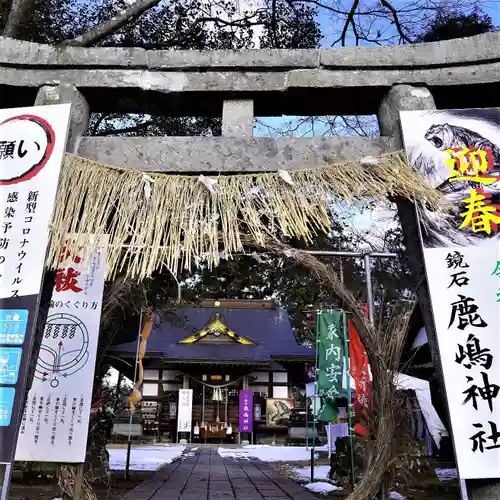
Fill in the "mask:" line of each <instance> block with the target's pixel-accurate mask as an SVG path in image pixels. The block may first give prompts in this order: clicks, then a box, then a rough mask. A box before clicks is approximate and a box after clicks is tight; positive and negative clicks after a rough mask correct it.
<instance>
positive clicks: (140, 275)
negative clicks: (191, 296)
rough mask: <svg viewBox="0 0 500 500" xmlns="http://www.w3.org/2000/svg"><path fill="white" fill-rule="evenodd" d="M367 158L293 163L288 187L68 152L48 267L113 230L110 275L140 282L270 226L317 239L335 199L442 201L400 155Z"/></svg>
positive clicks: (273, 179) (432, 204) (217, 254)
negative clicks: (72, 246) (74, 246)
mask: <svg viewBox="0 0 500 500" xmlns="http://www.w3.org/2000/svg"><path fill="white" fill-rule="evenodd" d="M364 160H365V161H363V160H362V161H357V162H356V161H351V162H347V163H342V164H337V165H334V164H327V165H325V166H323V167H316V168H307V169H302V170H294V171H293V173H292V174H293V184H292V185H290V184H289V183H288V182H287V181H286V179H284V178H283V175H284V174H283V172H281V173H278V172H272V173H263V174H244V175H225V176H218V177H217V180H216V182H215V180H214V182H210V180H212V179H210V178H207V177H204V178H203V179H202V180H203V181H204V182H202V181H201V180H200V178H199V177H196V176H187V175H170V174H155V173H148V175H147V178H145V176H144V174H143V173H142V172H141V171H138V170H126V169H121V168H116V167H111V166H106V165H102V164H99V163H96V162H93V161H90V160H86V159H84V158H79V157H77V156H73V155H70V154H67V155H66V157H65V164H64V166H63V169H62V174H61V181H60V187H59V190H58V195H57V200H56V208H55V213H54V220H53V224H52V226H51V231H52V235H51V236H52V239H51V247H50V252H49V256H48V266H49V267H50V268H52V269H54V268H55V267H56V266H57V262H58V257H59V255H60V251H61V249H62V247H63V246H64V239H65V237H66V235H67V234H74V233H78V234H80V235H91V234H104V233H105V234H108V235H109V241H110V245H109V248H108V279H112V278H113V277H114V276H115V275H117V274H118V273H124V272H126V273H127V275H128V276H129V277H131V278H133V279H137V280H142V279H144V278H146V277H148V276H151V274H152V273H153V272H154V271H157V270H161V269H165V268H166V269H168V270H170V271H171V272H172V273H174V274H176V273H177V272H179V271H180V270H181V269H182V268H185V269H190V268H191V266H192V264H193V262H194V260H195V258H196V259H198V261H202V262H204V263H205V264H206V265H207V266H208V267H212V266H216V265H218V264H219V261H220V259H221V255H223V256H225V257H230V256H231V254H232V253H235V252H241V251H243V244H242V239H243V237H244V235H246V234H249V235H250V236H252V237H253V238H254V240H255V241H256V242H263V241H265V240H266V238H268V237H269V234H270V233H269V232H270V227H272V228H275V230H279V231H281V232H282V233H283V234H284V235H285V236H288V237H294V238H300V239H302V240H304V241H305V242H311V241H312V239H313V238H314V237H315V235H316V234H318V233H320V232H328V231H329V230H330V228H331V217H332V214H331V212H330V210H329V206H330V205H331V202H332V200H335V199H338V198H343V199H347V200H351V201H354V202H356V201H359V200H360V198H362V197H366V198H369V199H372V200H377V201H386V200H387V198H388V197H392V196H402V197H405V198H408V199H410V200H413V201H416V200H418V201H419V202H421V203H425V204H426V205H427V207H428V208H430V209H433V210H438V209H439V208H440V207H441V199H442V198H441V195H440V194H439V193H438V192H437V191H435V190H434V189H432V188H431V187H430V186H428V185H427V184H426V182H425V180H424V179H423V177H422V176H421V175H420V174H418V173H417V172H415V171H414V170H412V169H411V167H410V166H409V165H408V164H407V160H406V157H405V156H404V155H403V154H402V153H391V154H386V155H383V156H380V157H378V158H377V159H376V161H373V160H372V159H370V160H372V161H367V160H366V159H364ZM285 177H286V178H287V179H291V178H292V177H291V176H286V175H285ZM145 200H146V202H145ZM219 239H220V241H219ZM181 249H182V251H180V250H181ZM221 252H222V254H221ZM179 257H180V258H179Z"/></svg>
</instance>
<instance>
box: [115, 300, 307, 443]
mask: <svg viewBox="0 0 500 500" xmlns="http://www.w3.org/2000/svg"><path fill="white" fill-rule="evenodd" d="M136 350H137V344H136V342H129V343H126V344H120V345H116V346H113V347H112V348H111V349H110V350H109V354H110V355H112V356H114V357H115V358H117V359H119V360H121V363H119V364H117V365H116V367H117V368H118V367H119V366H125V365H128V366H129V367H130V366H131V365H132V366H133V363H134V362H133V360H134V359H135V356H136ZM314 353H315V351H314V349H312V348H309V347H305V346H301V345H298V344H297V341H296V339H295V336H294V333H293V328H292V324H291V322H290V319H289V317H288V313H287V312H286V311H285V310H284V309H281V308H279V307H277V306H276V304H275V303H274V301H263V300H205V301H202V302H201V303H200V304H197V307H186V308H179V309H177V310H174V311H173V312H169V313H168V315H167V317H164V318H162V319H161V320H159V321H155V324H154V327H153V331H152V333H151V335H150V337H149V339H148V342H147V347H146V354H145V357H144V359H143V366H144V385H143V390H142V394H143V401H142V404H141V412H140V415H141V420H140V424H141V427H140V429H141V432H142V434H143V435H144V436H147V435H150V436H156V437H158V438H159V439H161V440H168V441H173V442H175V441H176V440H177V441H178V440H179V439H180V437H179V436H178V432H177V417H178V405H179V390H180V389H192V390H193V393H192V398H193V403H192V415H191V435H190V436H182V437H184V438H187V439H190V440H191V441H193V442H196V441H199V442H204V441H206V442H213V441H215V442H238V441H239V440H240V439H245V440H246V439H250V436H239V435H238V428H239V391H240V390H243V389H248V390H251V391H253V412H252V415H253V436H252V438H253V439H254V441H255V442H257V441H259V442H262V441H263V440H265V438H266V437H267V438H269V437H270V436H271V437H272V438H273V439H280V436H284V435H285V434H286V433H287V430H288V428H287V422H288V419H289V417H290V413H291V410H292V409H293V408H294V406H295V401H296V400H297V398H294V395H297V394H299V393H298V391H299V390H300V391H302V392H303V389H304V388H305V383H306V382H307V381H308V378H307V364H308V362H312V363H314V359H315V354H314ZM127 376H129V375H128V374H127ZM299 399H300V397H299ZM137 423H139V422H137Z"/></svg>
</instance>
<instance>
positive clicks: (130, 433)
mask: <svg viewBox="0 0 500 500" xmlns="http://www.w3.org/2000/svg"><path fill="white" fill-rule="evenodd" d="M141 333H142V308H141V315H140V316H139V333H138V334H137V348H136V351H135V367H134V380H133V383H134V385H135V379H136V378H137V367H138V364H139V346H140V345H141ZM132 390H133V389H132ZM129 410H130V416H129V420H128V441H127V461H126V463H125V479H126V480H128V478H129V469H130V452H131V448H132V417H133V415H134V412H133V410H132V406H131V405H130V403H129Z"/></svg>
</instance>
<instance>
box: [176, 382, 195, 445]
mask: <svg viewBox="0 0 500 500" xmlns="http://www.w3.org/2000/svg"><path fill="white" fill-rule="evenodd" d="M192 418H193V389H180V390H179V411H178V413H177V436H179V433H180V432H183V433H189V434H191V420H192ZM184 441H186V440H185V439H184V438H181V439H180V442H181V443H183V442H184Z"/></svg>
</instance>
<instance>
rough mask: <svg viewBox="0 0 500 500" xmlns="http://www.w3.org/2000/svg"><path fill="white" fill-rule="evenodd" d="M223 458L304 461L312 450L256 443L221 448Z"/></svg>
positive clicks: (220, 453) (220, 452)
mask: <svg viewBox="0 0 500 500" xmlns="http://www.w3.org/2000/svg"><path fill="white" fill-rule="evenodd" d="M218 453H219V455H220V456H221V457H223V458H243V459H249V458H257V459H259V460H262V461H263V462H303V461H306V460H309V459H310V458H311V451H310V450H309V449H306V448H305V447H302V446H271V445H268V444H260V445H259V444H254V445H248V446H243V448H219V450H218Z"/></svg>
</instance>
